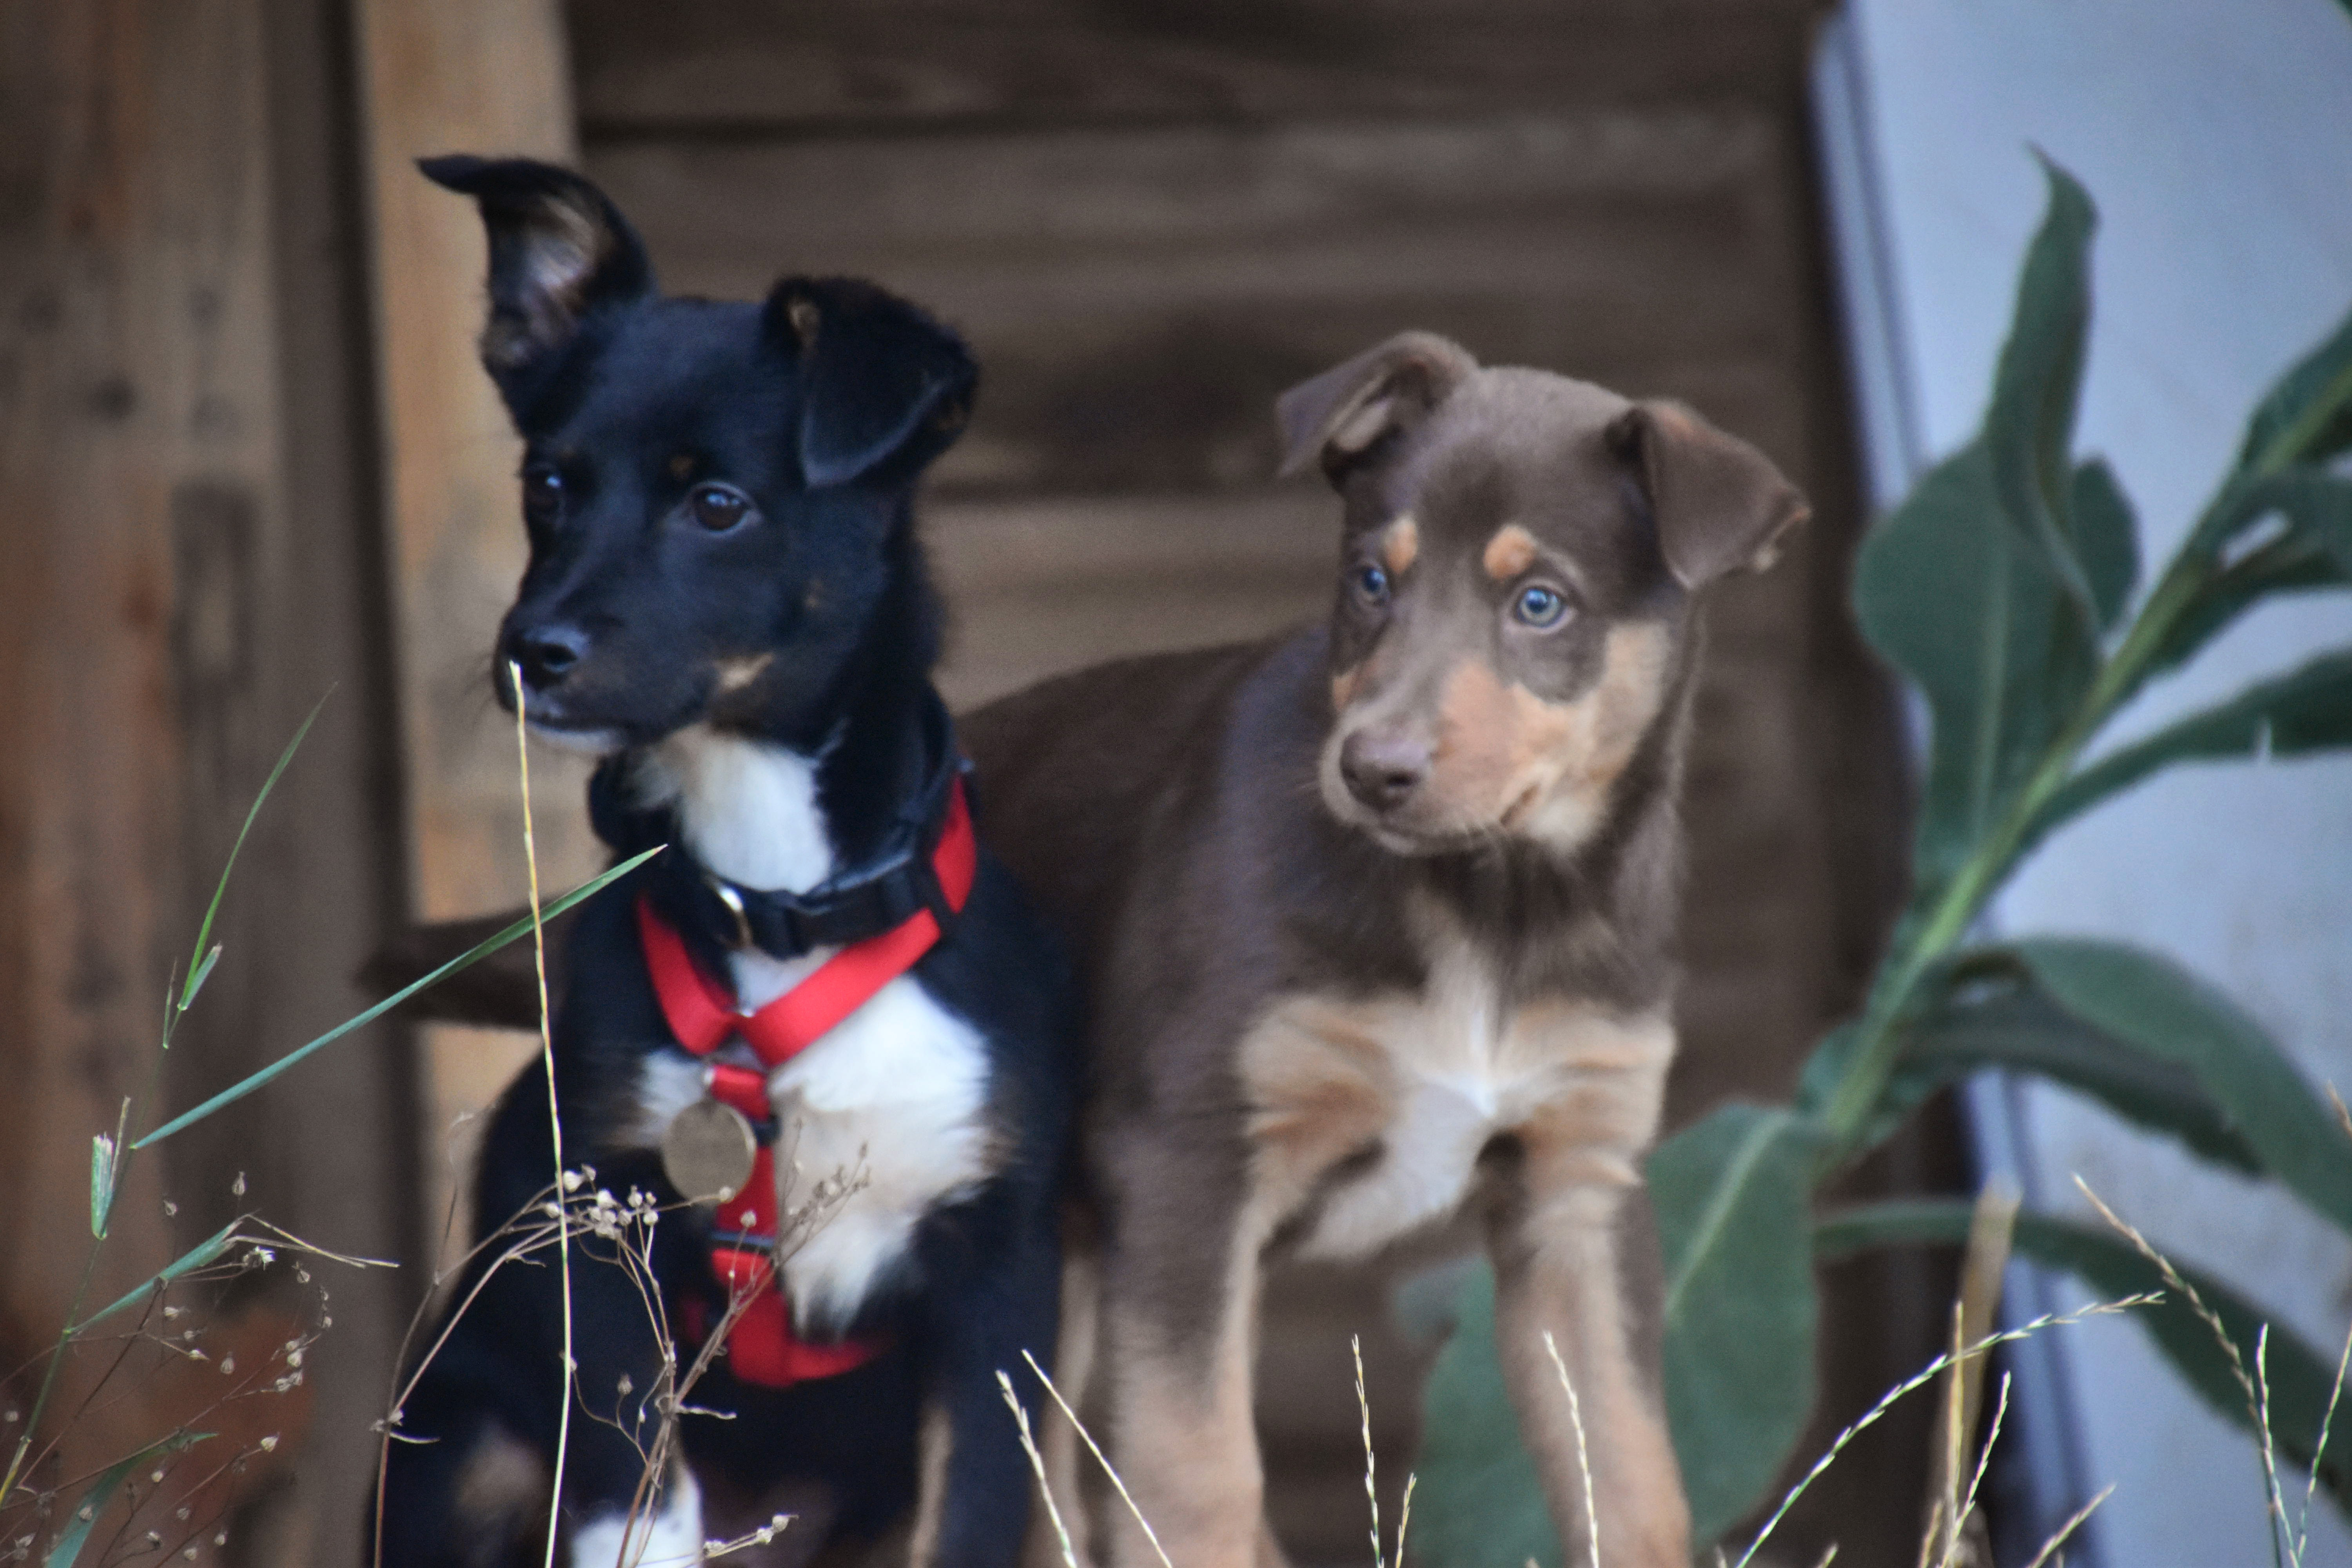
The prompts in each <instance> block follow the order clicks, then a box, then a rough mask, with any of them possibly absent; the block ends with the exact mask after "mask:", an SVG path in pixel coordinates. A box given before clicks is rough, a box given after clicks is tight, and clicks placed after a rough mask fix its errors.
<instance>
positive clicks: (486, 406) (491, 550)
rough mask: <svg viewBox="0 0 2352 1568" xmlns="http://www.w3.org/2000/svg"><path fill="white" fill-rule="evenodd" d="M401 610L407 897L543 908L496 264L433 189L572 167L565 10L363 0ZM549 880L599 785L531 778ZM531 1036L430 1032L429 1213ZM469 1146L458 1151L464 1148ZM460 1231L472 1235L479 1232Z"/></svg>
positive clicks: (570, 878) (431, 909) (437, 1211)
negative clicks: (489, 358) (523, 798)
mask: <svg viewBox="0 0 2352 1568" xmlns="http://www.w3.org/2000/svg"><path fill="white" fill-rule="evenodd" d="M358 14H359V16H360V50H361V60H362V80H363V83H364V87H365V92H366V121H367V143H368V167H369V173H370V178H371V183H372V201H373V234H374V238H373V246H374V255H375V289H376V294H375V304H376V322H377V339H378V342H379V343H380V344H381V354H382V357H381V361H380V363H381V379H380V384H381V387H382V398H381V401H382V405H383V428H384V437H385V443H384V444H385V451H386V453H387V454H388V456H387V461H386V463H385V468H384V498H385V508H386V512H387V517H388V527H389V531H390V535H391V576H392V581H391V584H390V587H391V595H392V602H393V608H394V616H395V620H396V625H397V627H398V641H399V645H400V649H401V668H400V710H401V721H402V725H403V728H404V733H405V739H406V742H407V757H406V770H407V772H406V799H407V816H408V828H409V842H410V845H411V858H410V862H409V889H410V895H411V899H412V900H413V903H414V906H415V911H416V913H417V915H418V916H419V917H420V918H423V919H428V920H433V919H441V918H444V917H447V916H453V915H461V914H472V913H478V912H482V911H485V910H500V909H509V908H511V907H513V906H514V905H515V904H516V903H518V902H520V900H523V899H524V898H525V897H526V896H527V889H526V887H525V877H524V864H523V859H522V813H521V805H520V795H519V794H518V792H517V787H516V768H515V739H514V730H513V725H512V723H511V721H509V720H507V719H506V718H505V717H504V715H503V714H501V713H500V712H499V710H498V709H497V707H496V706H495V705H494V704H493V702H492V699H491V692H490V685H489V654H490V646H491V640H492V637H493V635H494V633H495V631H496V629H497V626H498V620H499V615H500V614H501V613H503V611H504V610H505V608H506V606H507V604H508V602H509V600H510V599H511V598H512V596H513V593H514V584H515V581H516V579H517V578H518V577H519V576H520V574H521V571H522V562H523V532H522V524H521V514H520V510H519V509H518V506H517V502H516V499H515V471H516V468H517V467H518V465H519V461H520V458H519V452H520V446H519V444H518V443H517V442H516V440H515V438H514V437H513V435H512V434H511V432H510V431H509V427H508V424H507V416H506V410H505V409H504V408H503V407H502V406H501V405H499V399H498V395H497V392H496V391H495V389H494V388H492V386H491V385H490V383H489V379H488V377H487V376H486V375H484V374H483V373H482V369H481V365H480V363H479V362H478V360H477V359H476V357H475V350H474V341H475V338H476V336H477V335H478V333H479V332H480V331H481V326H482V313H483V309H484V300H483V293H482V281H483V277H484V272H485V268H486V260H485V254H484V247H483V241H482V233H481V223H480V220H479V219H478V217H477V216H475V212H474V206H473V204H472V203H471V202H469V201H467V200H465V199H463V198H462V197H459V196H456V195H451V194H450V193H449V192H447V191H445V190H442V189H441V188H440V187H438V186H436V185H434V184H431V183H430V182H428V181H427V180H425V177H424V176H423V175H421V174H418V173H417V172H416V168H415V160H416V159H417V158H419V157H424V156H428V155H430V154H432V153H451V152H466V153H493V154H496V153H521V154H528V155H530V156H533V157H541V158H550V159H555V160H559V161H561V160H567V159H569V158H570V156H571V154H572V94H571V82H570V78H569V74H568V70H569V68H568V64H567V60H566V56H565V51H564V47H563V24H562V15H561V12H560V10H559V7H558V5H557V4H556V0H360V4H359V6H358ZM532 774H533V783H534V786H535V790H536V805H537V808H538V822H537V826H538V835H537V837H538V842H539V853H540V874H541V884H542V886H544V887H546V888H548V889H562V888H564V887H568V886H570V885H572V883H574V882H577V881H579V880H580V879H582V878H583V877H585V876H587V875H589V874H591V872H593V869H594V865H595V861H596V851H595V847H594V840H593V836H592V835H590V834H589V832H588V830H587V827H586V823H585V819H584V816H583V812H582V809H581V800H582V791H583V787H584V784H585V780H586V773H585V768H584V766H583V765H582V764H581V763H579V762H578V761H577V760H576V759H570V758H563V757H559V756H546V757H543V758H539V759H535V761H534V766H533V769H532ZM529 1054H530V1042H528V1041H526V1040H524V1039H523V1038H522V1037H519V1036H501V1035H497V1034H488V1033H484V1032H481V1031H477V1030H461V1029H451V1028H436V1029H431V1030H427V1031H426V1032H425V1079H426V1089H425V1152H426V1168H427V1172H426V1173H427V1176H428V1190H429V1192H430V1194H431V1207H430V1210H429V1213H430V1214H431V1215H432V1216H433V1223H434V1224H435V1225H436V1226H438V1225H440V1223H441V1220H442V1216H444V1215H446V1213H447V1212H448V1211H449V1207H450V1195H451V1194H452V1192H453V1191H454V1190H455V1184H456V1183H457V1181H458V1180H459V1179H460V1178H461V1171H460V1167H461V1166H462V1164H463V1160H462V1158H461V1157H460V1156H459V1154H458V1153H457V1152H455V1151H454V1150H453V1149H452V1147H451V1146H450V1145H451V1140H450V1136H449V1135H450V1131H451V1129H452V1124H453V1122H454V1121H455V1120H456V1119H457V1117H458V1116H459V1115H460V1114H461V1113H463V1112H465V1111H467V1110H473V1109H475V1108H478V1107H479V1106H481V1105H483V1104H485V1103H487V1102H488V1100H489V1099H490V1098H491V1097H492V1096H494V1095H495V1094H496V1093H497V1091H498V1090H499V1088H500V1087H502V1086H503V1085H504V1083H505V1082H506V1080H507V1079H509V1078H511V1077H512V1076H513V1075H514V1072H515V1070H516V1068H518V1067H519V1066H520V1063H521V1062H522V1060H523V1059H525V1058H527V1057H528V1055H529ZM462 1146H463V1145H462V1144H461V1145H459V1147H460V1148H462ZM464 1224H465V1222H464V1216H463V1215H462V1214H460V1215H458V1216H457V1230H458V1231H460V1232H462V1231H463V1229H464Z"/></svg>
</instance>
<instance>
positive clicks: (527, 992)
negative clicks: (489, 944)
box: [359, 909, 574, 1029]
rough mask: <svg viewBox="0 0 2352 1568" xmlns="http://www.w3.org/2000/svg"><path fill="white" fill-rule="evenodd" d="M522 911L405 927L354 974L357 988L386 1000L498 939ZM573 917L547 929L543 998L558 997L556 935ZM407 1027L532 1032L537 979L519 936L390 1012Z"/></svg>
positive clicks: (560, 944) (525, 914)
mask: <svg viewBox="0 0 2352 1568" xmlns="http://www.w3.org/2000/svg"><path fill="white" fill-rule="evenodd" d="M529 918H530V910H527V909H522V910H509V911H507V912H506V913H504V914H496V915H477V916H474V917H471V918H469V919H467V920H462V921H431V922H429V923H427V924H425V925H415V926H410V927H409V928H408V929H407V930H405V931H401V932H399V933H397V934H396V935H394V937H393V938H392V939H391V940H390V941H389V942H385V943H384V944H383V946H382V947H379V948H377V949H376V950H375V952H373V954H371V955H370V956H369V958H368V961H367V963H366V964H365V965H363V966H362V968H361V970H360V973H359V984H360V985H361V986H362V988H363V989H365V990H367V991H369V992H372V993H373V994H376V995H378V996H387V995H390V994H392V993H394V992H395V991H397V990H399V989H400V988H401V987H402V986H404V985H407V984H413V983H415V981H418V980H422V979H423V978H425V976H426V975H427V974H430V973H433V972H434V971H435V970H436V969H438V968H439V967H440V966H441V965H443V964H445V963H448V962H449V961H450V960H451V959H453V958H457V957H460V956H462V955H463V954H464V953H465V952H467V950H468V949H469V948H472V947H473V946H475V945H476V944H477V943H478V942H484V941H486V940H488V938H490V937H492V936H495V935H497V934H498V933H499V931H503V930H505V929H506V928H507V927H508V926H509V925H512V924H513V923H514V922H515V921H519V920H527V919H529ZM573 918H574V911H566V912H565V913H563V914H560V915H557V916H556V917H555V918H554V919H552V920H551V921H548V922H547V989H548V994H549V995H550V996H557V995H561V994H562V990H563V953H564V950H565V947H566V946H567V944H566V943H565V942H564V941H563V940H562V937H563V934H564V933H565V932H566V931H569V930H570V929H571V925H572V920H573ZM397 1016H399V1017H402V1018H404V1019H406V1020H408V1021H409V1022H410V1023H424V1024H469V1025H473V1026H477V1027H480V1028H493V1029H536V1028H538V1027H539V975H538V972H537V966H536V964H535V963H533V961H532V958H531V943H530V938H529V937H528V936H526V937H524V938H522V939H521V940H520V941H519V942H509V943H507V945H506V946H504V947H502V948H500V949H499V951H498V952H494V953H491V954H490V955H489V956H488V957H487V958H483V959H479V960H478V961H477V962H475V963H471V964H468V965H467V967H466V968H464V969H461V970H459V971H458V972H457V973H455V974H453V975H451V976H449V978H448V979H446V980H444V981H443V982H441V984H438V985H435V986H433V987H431V988H429V989H428V990H425V991H424V992H421V993H419V994H417V995H416V996H415V999H413V1000H411V1001H410V1002H408V1003H406V1004H405V1005H403V1006H401V1007H400V1008H399V1009H398V1010H397Z"/></svg>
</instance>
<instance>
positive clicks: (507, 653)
mask: <svg viewBox="0 0 2352 1568" xmlns="http://www.w3.org/2000/svg"><path fill="white" fill-rule="evenodd" d="M587 655H588V634H587V633H586V632H585V631H583V629H581V628H580V627H578V626H571V625H568V624H566V623H564V622H561V621H555V622H549V623H546V624H544V625H540V626H511V627H509V628H508V631H507V635H506V636H505V637H503V638H501V639H500V641H499V664H500V666H501V667H505V666H509V665H510V666H512V667H513V668H515V669H517V670H519V671H520V672H521V676H522V684H523V690H524V692H525V693H526V694H527V695H529V696H530V697H534V698H538V697H545V696H547V695H548V694H550V693H551V692H552V691H553V690H554V689H556V688H557V687H559V686H561V685H562V684H563V678H564V677H565V676H567V675H569V674H571V673H572V669H573V668H574V667H575V666H577V665H578V664H579V663H580V661H581V660H582V659H583V658H586V657H587ZM505 675H506V669H505V668H500V669H499V676H500V677H501V679H500V680H499V686H500V688H501V689H504V687H505V685H506V681H505V679H503V678H504V677H505Z"/></svg>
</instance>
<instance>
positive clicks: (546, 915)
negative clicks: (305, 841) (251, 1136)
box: [131, 844, 668, 1150]
mask: <svg viewBox="0 0 2352 1568" xmlns="http://www.w3.org/2000/svg"><path fill="white" fill-rule="evenodd" d="M667 847H668V846H667V845H660V844H657V845H656V846H654V847H652V848H651V849H648V850H646V851H645V852H644V853H643V854H640V855H633V856H631V857H630V858H628V859H626V860H624V861H622V862H621V863H620V864H619V865H617V866H614V867H613V868H611V869H610V870H606V871H602V872H599V873H598V874H597V875H595V876H593V877H591V878H590V879H588V880H586V881H584V882H583V883H581V884H580V885H579V886H578V887H576V888H574V889H572V890H571V891H570V892H568V893H566V894H564V895H563V896H562V898H560V899H557V900H555V901H554V902H552V903H550V904H546V905H542V906H541V910H540V914H539V918H540V921H541V922H542V923H543V922H545V921H551V920H553V919H554V918H555V917H556V916H557V915H560V914H562V912H563V911H564V910H568V909H571V908H572V906H573V905H575V904H578V903H581V902H583V901H584V900H588V899H591V898H593V897H594V896H595V895H596V894H598V893H600V892H602V891H603V890H604V889H605V888H606V887H608V886H610V885H611V884H612V883H614V882H617V881H619V880H620V879H622V878H623V877H625V876H627V875H628V874H629V873H630V872H632V871H634V870H635V869H636V868H638V867H640V866H642V865H644V864H645V863H646V861H648V860H650V859H652V858H654V857H655V856H656V855H658V854H660V853H661V852H662V851H663V850H664V849H666V848H667ZM531 923H532V922H531V917H530V916H529V915H525V916H524V917H523V918H522V919H520V920H519V921H515V922H514V923H513V924H512V925H510V926H509V927H507V928H506V929H505V930H504V931H499V933H497V934H496V935H495V936H490V937H486V938H484V939H483V940H482V941H480V942H476V943H475V944H474V945H473V946H472V947H470V948H468V949H467V950H466V951H465V952H461V953H459V954H458V955H457V957H455V958H453V959H451V960H450V961H449V962H448V963H445V964H443V965H442V966H441V967H440V968H438V969H436V970H435V971H434V972H433V973H430V974H428V975H426V976H425V978H424V979H422V980H418V981H415V982H414V983H412V984H407V985H404V986H402V987H401V988H400V989H399V990H397V991H395V992H394V993H393V994H391V995H389V996H387V997H385V998H384V999H383V1001H381V1002H379V1003H377V1004H376V1005H374V1006H373V1007H370V1008H369V1009H368V1010H367V1011H366V1012H364V1013H361V1014H359V1015H357V1016H354V1017H351V1018H346V1019H345V1020H343V1022H341V1023H340V1024H338V1025H336V1026H334V1027H333V1028H331V1029H330V1030H328V1031H327V1032H326V1033H325V1034H323V1035H320V1037H318V1038H317V1039H315V1040H312V1041H311V1042H310V1044H309V1045H306V1046H299V1047H296V1048H294V1049H293V1050H290V1051H289V1052H287V1053H286V1054H285V1055H284V1056H282V1057H280V1058H278V1059H277V1060H276V1061H274V1062H272V1063H270V1064H269V1065H268V1067H266V1068H262V1069H261V1070H260V1071H259V1072H257V1073H254V1074H253V1075H251V1076H250V1077H247V1078H244V1079H239V1080H238V1081H237V1082H236V1083H234V1084H231V1085H230V1086H229V1087H228V1088H226V1089H223V1090H221V1091H220V1092H219V1093H218V1094H216V1095H214V1096H213V1097H212V1098H211V1099H210V1100H205V1102H204V1103H203V1104H202V1105H199V1106H197V1107H196V1108H195V1109H194V1110H185V1111H183V1112H181V1113H180V1114H179V1115H177V1116H174V1117H173V1118H172V1120H171V1121H166V1122H165V1123H163V1126H161V1127H158V1128H157V1129H155V1131H152V1132H150V1133H148V1134H147V1136H145V1137H144V1138H142V1139H140V1140H139V1142H136V1143H133V1144H132V1145H131V1148H132V1149H134V1150H136V1149H144V1148H146V1147H147V1146H148V1145H149V1144H151V1143H160V1142H163V1140H164V1139H166V1138H169V1137H170V1136H171V1135H172V1134H173V1133H174V1132H178V1131H182V1130H183V1129H184V1128H188V1127H192V1126H194V1125H195V1124H196V1123H197V1122H199V1121H203V1120H204V1119H205V1117H207V1116H210V1115H212V1114H213V1113H214V1112H215V1111H216V1110H220V1109H221V1108H222V1107H224V1106H226V1105H232V1104H235V1103H236V1101H237V1100H243V1099H244V1098H245V1097H246V1096H247V1095H248V1094H251V1093H252V1092H253V1091H254V1090H255V1089H260V1088H262V1087H263V1086H264V1085H266V1084H268V1082H269V1081H270V1080H271V1079H275V1078H277V1077H278V1075H279V1074H280V1073H283V1072H285V1071H286V1070H287V1069H288V1068H291V1067H293V1066H294V1065H295V1064H297V1063H298V1062H300V1061H302V1060H303V1059H304V1058H308V1057H310V1055H312V1054H313V1053H315V1052H317V1051H320V1050H322V1049H324V1048H325V1047H328V1046H331V1045H333V1044H334V1043H335V1042H336V1041H337V1040H340V1039H341V1038H342V1037H344V1036H345V1035H348V1034H350V1033H351V1032H352V1030H354V1029H358V1028H362V1027H364V1026H367V1025H369V1024H373V1023H374V1022H375V1021H376V1020H377V1019H378V1018H381V1017H383V1016H384V1015H385V1014H386V1013H389V1012H391V1011H392V1010H393V1009H394V1007H397V1006H399V1005H401V1004H402V1003H403V1002H405V1001H407V1000H408V999H409V998H410V997H411V996H414V995H415V994H417V993H418V992H420V991H424V990H428V989H430V988H431V987H433V986H435V985H438V984H440V983H441V982H442V981H444V980H446V979H448V978H449V976H451V975H452V974H455V973H457V971H459V970H461V969H463V968H465V967H466V966H467V964H469V963H476V962H478V961H479V960H481V959H484V958H487V957H488V956H489V955H490V954H491V953H494V952H497V951H498V950H499V949H500V948H502V947H504V946H506V944H507V943H509V942H513V941H516V940H517V939H519V938H521V937H525V936H529V935H530V928H531Z"/></svg>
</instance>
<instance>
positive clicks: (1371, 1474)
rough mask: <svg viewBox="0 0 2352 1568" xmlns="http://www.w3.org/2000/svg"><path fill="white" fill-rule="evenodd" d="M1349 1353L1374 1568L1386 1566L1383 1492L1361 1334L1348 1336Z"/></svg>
mask: <svg viewBox="0 0 2352 1568" xmlns="http://www.w3.org/2000/svg"><path fill="white" fill-rule="evenodd" d="M1348 1353H1349V1354H1350V1355H1352V1356H1354V1357H1355V1358H1356V1415H1357V1418H1358V1419H1359V1420H1360V1422H1361V1423H1362V1427H1363V1434H1364V1500H1365V1501H1366V1502H1367V1503H1369V1504H1370V1505H1371V1510H1372V1568H1385V1564H1384V1563H1383V1561H1382V1559H1381V1494H1380V1489H1379V1487H1378V1486H1377V1485H1376V1484H1375V1475H1376V1470H1375V1467H1374V1464H1373V1460H1372V1402H1371V1400H1370V1398H1368V1397H1366V1395H1365V1394H1364V1342H1363V1337H1362V1336H1361V1335H1359V1334H1349V1336H1348Z"/></svg>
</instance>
